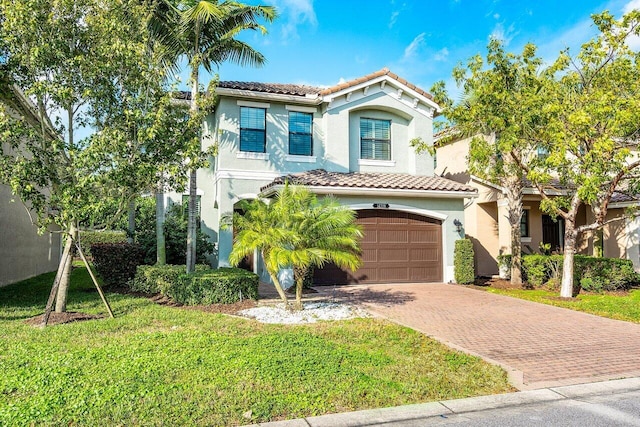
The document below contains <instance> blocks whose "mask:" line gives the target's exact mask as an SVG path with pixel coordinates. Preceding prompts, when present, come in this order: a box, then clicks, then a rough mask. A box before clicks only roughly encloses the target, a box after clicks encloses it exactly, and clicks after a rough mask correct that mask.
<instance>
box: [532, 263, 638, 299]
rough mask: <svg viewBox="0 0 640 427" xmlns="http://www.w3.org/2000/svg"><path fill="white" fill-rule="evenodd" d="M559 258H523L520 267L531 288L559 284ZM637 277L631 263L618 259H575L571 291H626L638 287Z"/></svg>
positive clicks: (560, 266) (560, 273) (560, 269)
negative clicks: (576, 289) (575, 289)
mask: <svg viewBox="0 0 640 427" xmlns="http://www.w3.org/2000/svg"><path fill="white" fill-rule="evenodd" d="M563 261H564V257H563V256H562V255H549V256H547V255H525V256H523V257H522V267H523V273H524V277H525V280H527V281H528V283H529V284H530V285H533V286H535V287H540V286H542V285H548V284H550V283H553V284H555V285H557V284H558V281H559V278H560V277H561V276H562V264H563ZM638 280H639V278H638V275H637V274H636V272H635V271H634V269H633V263H632V262H631V260H627V259H619V258H599V257H592V256H586V255H575V257H574V265H573V281H574V287H576V288H578V287H579V288H581V289H584V290H585V291H589V292H602V291H615V290H620V289H629V288H630V287H632V286H634V285H635V284H637V283H638Z"/></svg>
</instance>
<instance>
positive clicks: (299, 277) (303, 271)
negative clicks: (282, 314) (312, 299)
mask: <svg viewBox="0 0 640 427" xmlns="http://www.w3.org/2000/svg"><path fill="white" fill-rule="evenodd" d="M308 270H309V269H308V268H303V267H294V268H293V277H294V279H295V282H296V303H295V304H294V306H293V308H294V309H295V310H302V308H303V306H302V288H304V280H305V278H306V277H307V271H308Z"/></svg>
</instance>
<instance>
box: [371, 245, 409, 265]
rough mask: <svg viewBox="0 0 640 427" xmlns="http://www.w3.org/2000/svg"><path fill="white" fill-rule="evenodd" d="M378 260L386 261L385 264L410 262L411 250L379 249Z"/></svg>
mask: <svg viewBox="0 0 640 427" xmlns="http://www.w3.org/2000/svg"><path fill="white" fill-rule="evenodd" d="M378 260H381V261H382V260H384V261H383V262H393V261H401V262H408V261H409V249H407V248H403V249H391V248H390V249H378Z"/></svg>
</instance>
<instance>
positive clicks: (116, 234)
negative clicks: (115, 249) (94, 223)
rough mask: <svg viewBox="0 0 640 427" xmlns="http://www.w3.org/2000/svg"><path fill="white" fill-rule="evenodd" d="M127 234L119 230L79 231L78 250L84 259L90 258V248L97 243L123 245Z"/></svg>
mask: <svg viewBox="0 0 640 427" xmlns="http://www.w3.org/2000/svg"><path fill="white" fill-rule="evenodd" d="M126 241H127V233H125V232H124V231H121V230H104V231H80V248H81V249H82V252H83V253H84V255H85V256H86V257H91V256H92V253H91V246H92V245H96V244H98V243H124V242H126Z"/></svg>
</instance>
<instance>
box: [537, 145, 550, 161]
mask: <svg viewBox="0 0 640 427" xmlns="http://www.w3.org/2000/svg"><path fill="white" fill-rule="evenodd" d="M537 155H538V159H539V160H542V161H544V160H547V157H549V150H547V148H546V147H542V146H538V148H537Z"/></svg>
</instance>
